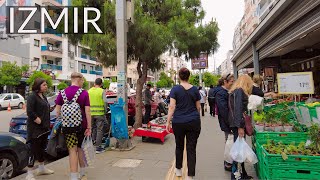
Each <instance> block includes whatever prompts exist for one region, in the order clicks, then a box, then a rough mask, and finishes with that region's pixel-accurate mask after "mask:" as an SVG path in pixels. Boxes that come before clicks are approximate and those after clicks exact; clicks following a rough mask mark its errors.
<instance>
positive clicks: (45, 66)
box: [41, 64, 62, 71]
mask: <svg viewBox="0 0 320 180" xmlns="http://www.w3.org/2000/svg"><path fill="white" fill-rule="evenodd" d="M41 70H58V71H62V66H58V65H55V64H41Z"/></svg>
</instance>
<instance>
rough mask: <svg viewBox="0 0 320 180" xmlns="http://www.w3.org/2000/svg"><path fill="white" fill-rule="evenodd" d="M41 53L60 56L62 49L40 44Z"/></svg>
mask: <svg viewBox="0 0 320 180" xmlns="http://www.w3.org/2000/svg"><path fill="white" fill-rule="evenodd" d="M41 55H42V56H50V57H55V58H62V49H60V48H57V47H53V46H41Z"/></svg>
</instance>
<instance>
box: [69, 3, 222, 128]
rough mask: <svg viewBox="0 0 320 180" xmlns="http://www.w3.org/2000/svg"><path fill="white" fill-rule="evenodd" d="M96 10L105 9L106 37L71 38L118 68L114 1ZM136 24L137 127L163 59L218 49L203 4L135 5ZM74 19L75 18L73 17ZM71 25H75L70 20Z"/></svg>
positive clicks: (131, 38) (131, 52)
mask: <svg viewBox="0 0 320 180" xmlns="http://www.w3.org/2000/svg"><path fill="white" fill-rule="evenodd" d="M91 2H92V1H89V0H74V1H73V5H74V6H87V5H90V3H91ZM95 2H96V3H95V6H96V7H103V8H104V11H102V12H103V13H104V14H102V15H101V16H102V17H104V18H105V20H106V21H105V23H104V27H103V29H104V33H103V34H82V35H80V34H77V35H70V36H69V38H70V40H71V42H73V43H77V42H79V41H80V42H81V43H82V44H83V45H87V46H88V47H90V55H92V56H95V57H97V58H98V60H99V61H100V62H101V63H102V64H103V65H105V66H107V67H108V66H113V65H116V23H115V2H116V1H114V0H104V1H95ZM134 9H135V12H134V15H135V17H134V18H135V23H134V24H133V25H130V26H129V31H128V44H127V47H128V50H127V52H128V62H131V61H138V65H137V72H138V75H139V79H138V80H137V89H136V95H137V96H136V124H135V128H137V127H139V126H141V123H142V106H143V103H142V88H143V85H144V83H145V82H146V79H147V72H148V70H151V71H155V70H158V69H161V68H162V67H163V64H162V63H161V61H160V58H159V57H160V55H161V54H162V53H164V52H167V51H169V52H170V53H171V54H173V55H175V56H182V55H183V56H184V57H185V58H186V60H189V59H192V58H195V57H199V55H200V53H202V52H204V53H208V54H213V53H214V52H215V51H216V49H217V48H218V40H217V34H218V32H219V28H218V24H217V22H216V21H214V20H211V21H210V22H208V23H207V24H202V20H203V18H204V15H205V12H204V11H203V8H202V6H201V0H166V1H162V0H161V1H160V0H158V1H155V0H153V1H150V0H136V1H135V8H134ZM71 17H72V16H71ZM69 22H72V18H70V20H69Z"/></svg>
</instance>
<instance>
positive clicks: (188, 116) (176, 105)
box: [167, 68, 201, 179]
mask: <svg viewBox="0 0 320 180" xmlns="http://www.w3.org/2000/svg"><path fill="white" fill-rule="evenodd" d="M189 77H190V71H189V70H188V69H187V68H182V69H180V71H179V78H180V81H181V85H178V86H175V87H173V88H172V90H171V92H170V105H169V113H168V121H167V131H169V130H170V126H171V125H170V124H171V119H172V128H173V132H174V136H175V140H176V176H178V177H181V176H182V171H181V168H182V161H183V151H184V143H185V141H184V139H185V137H186V139H187V164H188V177H187V179H193V178H194V176H195V169H196V147H197V141H198V137H199V135H200V131H201V121H200V99H201V97H200V94H199V91H198V89H197V88H196V87H195V86H192V85H191V84H189V83H188V80H189ZM172 116H173V118H172Z"/></svg>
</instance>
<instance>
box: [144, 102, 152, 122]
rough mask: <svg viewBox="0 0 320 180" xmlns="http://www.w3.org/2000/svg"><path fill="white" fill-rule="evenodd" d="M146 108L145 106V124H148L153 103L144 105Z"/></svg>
mask: <svg viewBox="0 0 320 180" xmlns="http://www.w3.org/2000/svg"><path fill="white" fill-rule="evenodd" d="M144 108H145V113H144V119H143V124H148V122H149V121H150V114H151V105H150V104H146V105H144Z"/></svg>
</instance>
